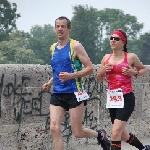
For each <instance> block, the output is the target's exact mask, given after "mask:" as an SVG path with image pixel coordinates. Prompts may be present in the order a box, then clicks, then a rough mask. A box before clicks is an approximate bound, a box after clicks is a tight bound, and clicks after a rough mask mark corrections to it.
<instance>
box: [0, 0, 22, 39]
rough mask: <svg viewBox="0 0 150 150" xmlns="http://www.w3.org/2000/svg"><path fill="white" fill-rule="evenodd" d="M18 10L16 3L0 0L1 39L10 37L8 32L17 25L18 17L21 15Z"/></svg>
mask: <svg viewBox="0 0 150 150" xmlns="http://www.w3.org/2000/svg"><path fill="white" fill-rule="evenodd" d="M16 11H17V5H16V3H12V4H11V3H10V2H8V1H7V0H0V41H2V40H6V39H8V37H9V35H8V34H9V33H10V32H11V31H12V29H13V28H15V27H16V19H17V18H19V17H20V14H16Z"/></svg>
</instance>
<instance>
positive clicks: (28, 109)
mask: <svg viewBox="0 0 150 150" xmlns="http://www.w3.org/2000/svg"><path fill="white" fill-rule="evenodd" d="M20 78H21V79H20V81H17V79H18V78H17V75H16V74H14V75H13V80H11V82H6V80H5V74H2V75H1V80H0V119H1V117H2V111H3V110H2V99H3V100H5V99H7V100H8V101H9V102H8V104H7V102H3V104H5V105H6V106H8V107H7V109H8V110H11V111H12V112H13V115H14V119H15V120H16V123H18V125H19V127H20V125H21V122H22V118H23V117H31V116H41V117H43V116H45V118H46V119H45V130H49V125H50V119H49V111H48V108H47V112H45V111H44V113H43V111H42V109H44V108H45V106H44V107H43V105H44V102H43V101H44V99H43V97H44V98H45V94H47V93H46V92H43V91H42V89H41V88H39V89H38V92H37V93H36V94H35V93H34V92H35V91H34V90H31V86H28V85H29V83H30V82H31V79H30V77H29V76H27V75H22V76H21V77H20ZM4 80H5V84H4ZM41 86H42V85H41ZM84 87H85V89H86V91H87V93H88V94H89V96H90V99H89V101H88V103H90V101H92V100H97V101H99V102H100V98H99V97H98V96H97V95H99V94H100V93H101V92H102V91H103V84H102V83H101V84H98V83H97V81H96V79H95V77H94V76H90V77H88V78H85V80H84ZM91 87H92V88H91ZM50 94H51V93H49V95H48V97H50ZM97 120H98V118H97V116H95V114H94V111H93V110H88V108H87V107H86V108H85V116H84V120H83V124H84V125H86V126H89V127H90V128H91V129H96V128H97V125H96V122H97ZM93 122H94V123H93ZM19 127H18V134H19ZM62 129H63V130H62V133H63V137H64V138H65V140H66V142H67V143H68V142H69V139H70V137H71V136H72V131H71V126H70V124H69V113H66V115H65V117H64V121H63V123H62Z"/></svg>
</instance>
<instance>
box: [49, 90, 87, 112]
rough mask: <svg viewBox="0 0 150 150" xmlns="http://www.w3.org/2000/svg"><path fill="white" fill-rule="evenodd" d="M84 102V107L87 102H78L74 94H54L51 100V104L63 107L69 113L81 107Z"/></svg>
mask: <svg viewBox="0 0 150 150" xmlns="http://www.w3.org/2000/svg"><path fill="white" fill-rule="evenodd" d="M82 102H84V106H85V105H87V100H84V101H80V102H78V101H77V99H76V96H75V94H74V93H63V94H62V93H61V94H52V95H51V99H50V104H52V105H55V106H61V107H63V108H64V109H66V110H67V111H68V110H69V109H71V108H75V107H77V106H79V105H80V104H81V103H82Z"/></svg>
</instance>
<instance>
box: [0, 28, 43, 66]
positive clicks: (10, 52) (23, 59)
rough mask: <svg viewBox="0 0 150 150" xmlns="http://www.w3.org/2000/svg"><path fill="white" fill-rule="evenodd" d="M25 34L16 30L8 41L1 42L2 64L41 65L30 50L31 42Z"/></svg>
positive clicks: (0, 61) (0, 60)
mask: <svg viewBox="0 0 150 150" xmlns="http://www.w3.org/2000/svg"><path fill="white" fill-rule="evenodd" d="M24 35H26V34H24V33H22V32H21V31H18V30H14V31H13V32H12V33H11V34H10V37H9V40H8V41H2V42H0V55H1V59H0V63H1V64H31V63H35V64H41V63H43V61H42V60H40V59H37V58H36V55H35V54H34V52H33V51H32V50H31V49H28V45H29V41H28V39H27V38H26V37H24Z"/></svg>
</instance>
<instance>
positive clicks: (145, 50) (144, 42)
mask: <svg viewBox="0 0 150 150" xmlns="http://www.w3.org/2000/svg"><path fill="white" fill-rule="evenodd" d="M140 41H141V44H140V46H139V49H140V60H141V62H142V63H143V64H144V65H150V42H149V41H150V33H145V34H144V35H141V36H140Z"/></svg>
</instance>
